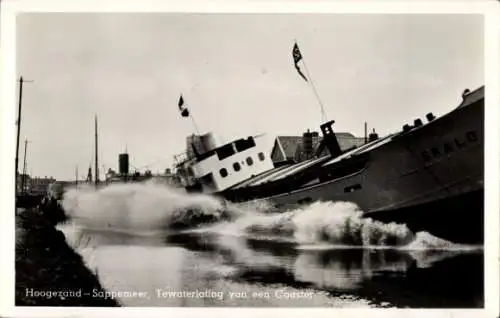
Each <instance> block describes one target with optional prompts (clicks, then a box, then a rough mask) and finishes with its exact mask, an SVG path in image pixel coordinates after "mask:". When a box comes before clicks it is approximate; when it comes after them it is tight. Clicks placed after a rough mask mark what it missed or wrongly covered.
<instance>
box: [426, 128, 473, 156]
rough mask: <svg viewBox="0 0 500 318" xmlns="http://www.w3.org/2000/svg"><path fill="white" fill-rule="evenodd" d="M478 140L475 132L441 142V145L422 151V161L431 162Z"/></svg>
mask: <svg viewBox="0 0 500 318" xmlns="http://www.w3.org/2000/svg"><path fill="white" fill-rule="evenodd" d="M478 139H479V138H478V137H477V134H476V132H475V131H468V132H466V133H465V134H464V136H463V137H455V138H453V140H449V141H446V142H443V143H442V144H441V145H436V146H434V147H431V148H428V149H426V150H424V151H422V158H423V159H424V161H431V160H433V159H437V158H440V157H442V156H446V155H448V154H450V153H452V152H454V151H456V150H458V149H462V148H465V147H467V146H468V145H469V144H471V143H475V142H477V141H478Z"/></svg>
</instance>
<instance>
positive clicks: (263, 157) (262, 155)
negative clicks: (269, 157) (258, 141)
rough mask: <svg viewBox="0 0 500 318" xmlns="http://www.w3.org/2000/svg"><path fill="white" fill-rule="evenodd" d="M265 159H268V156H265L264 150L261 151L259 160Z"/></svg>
mask: <svg viewBox="0 0 500 318" xmlns="http://www.w3.org/2000/svg"><path fill="white" fill-rule="evenodd" d="M264 159H266V157H265V156H264V154H263V153H262V152H259V160H260V161H264Z"/></svg>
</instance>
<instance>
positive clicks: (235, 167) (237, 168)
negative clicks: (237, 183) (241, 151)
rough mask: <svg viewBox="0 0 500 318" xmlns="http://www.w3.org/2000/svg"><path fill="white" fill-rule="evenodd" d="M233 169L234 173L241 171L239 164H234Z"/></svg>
mask: <svg viewBox="0 0 500 318" xmlns="http://www.w3.org/2000/svg"><path fill="white" fill-rule="evenodd" d="M233 169H234V171H240V170H241V166H240V164H239V163H238V162H235V163H233Z"/></svg>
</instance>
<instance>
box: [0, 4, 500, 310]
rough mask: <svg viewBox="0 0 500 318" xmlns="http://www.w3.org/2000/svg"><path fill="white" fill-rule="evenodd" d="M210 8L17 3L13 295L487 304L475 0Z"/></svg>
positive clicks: (262, 303)
mask: <svg viewBox="0 0 500 318" xmlns="http://www.w3.org/2000/svg"><path fill="white" fill-rule="evenodd" d="M210 8H211V9H209V10H199V11H197V10H190V11H189V10H186V11H182V10H173V11H158V12H155V11H147V12H144V11H142V12H141V11H123V10H121V11H116V12H112V11H109V10H106V11H99V10H96V11H83V10H82V11H68V12H64V11H63V12H61V11H57V10H54V11H53V12H43V11H42V12H36V11H33V12H29V11H25V12H17V13H16V14H15V17H14V18H13V19H15V32H14V35H15V43H14V44H13V45H14V47H13V48H12V49H13V51H14V52H15V53H14V54H13V55H14V56H15V60H14V61H12V63H14V64H13V65H12V66H11V67H12V69H13V70H14V71H13V72H11V73H9V75H8V76H7V77H8V79H7V81H8V82H9V85H7V86H4V89H5V90H6V91H7V88H8V89H9V94H11V95H12V98H11V99H9V103H8V104H7V103H6V104H3V105H2V108H4V109H5V112H4V111H2V113H3V114H2V116H3V115H5V116H3V117H4V118H2V125H4V124H5V125H6V126H7V127H2V129H3V131H4V132H5V131H8V132H9V133H10V135H9V136H4V137H2V138H3V139H5V140H6V141H5V144H6V145H7V147H10V148H9V149H10V150H9V152H8V153H6V154H9V155H8V156H7V155H6V156H3V158H2V160H3V161H5V162H4V163H2V175H3V176H5V179H9V180H6V181H5V180H4V181H3V183H2V184H8V183H6V182H10V184H11V189H10V190H8V191H7V190H2V192H4V193H6V196H8V197H9V198H10V199H9V200H11V202H12V205H7V204H6V205H5V206H4V207H3V208H2V211H3V213H4V214H8V215H9V220H10V221H9V223H8V224H2V225H3V226H5V227H7V226H9V227H14V228H13V229H11V231H10V233H11V234H12V238H11V242H12V244H11V246H7V247H8V248H11V249H12V250H13V251H12V252H13V260H12V263H13V265H12V266H11V267H12V270H13V272H12V273H11V274H10V277H11V279H12V281H13V284H14V285H13V286H12V289H11V290H10V291H9V292H10V293H11V294H13V301H14V303H13V304H12V305H13V306H14V307H23V308H32V309H35V308H36V309H37V310H44V309H47V308H52V307H84V308H87V307H99V308H101V309H102V310H106V308H112V307H122V308H123V307H125V308H130V307H153V308H157V309H161V308H177V307H182V308H193V307H195V308H205V307H209V308H217V307H224V308H262V307H264V308H310V309H312V308H327V309H342V308H351V309H352V308H354V309H391V308H397V309H417V308H418V309H422V308H423V309H477V310H480V309H484V308H485V307H486V300H487V298H488V296H487V295H486V293H487V292H486V290H487V287H488V286H487V285H488V277H491V278H494V277H498V276H488V275H489V274H488V273H487V268H491V266H488V265H487V262H488V260H489V259H492V257H486V253H487V251H486V250H487V246H488V244H489V240H491V238H492V237H493V238H495V236H496V237H498V224H496V225H494V224H492V223H491V222H488V221H489V220H490V221H493V222H495V221H496V222H497V223H498V214H499V211H498V203H495V204H497V205H493V208H492V207H491V206H489V205H488V203H491V202H493V201H494V200H495V202H498V197H488V199H487V200H485V194H486V192H488V191H489V190H488V189H489V188H488V187H489V185H487V182H485V180H486V179H488V178H490V177H491V176H496V182H497V183H498V167H496V168H494V169H493V170H489V169H490V167H488V165H487V163H488V162H496V164H497V165H498V146H495V147H496V148H490V149H491V150H490V151H489V150H488V147H489V146H488V145H489V144H491V143H498V131H495V132H493V133H488V130H487V129H486V130H485V127H486V126H488V125H490V124H489V123H486V121H487V118H488V114H494V113H488V112H489V110H488V109H489V108H490V107H492V108H498V104H496V105H495V104H493V103H492V101H493V102H495V103H498V99H494V98H492V99H489V97H486V98H485V96H489V95H488V94H490V93H489V90H490V89H494V92H497V91H498V87H492V85H495V84H496V85H498V82H494V81H490V80H489V79H488V78H490V77H488V72H489V71H490V70H489V69H488V67H487V62H488V61H492V60H495V61H496V60H497V59H498V57H496V58H495V59H492V58H490V57H489V55H488V52H487V49H488V47H490V46H491V45H490V46H488V45H487V42H488V41H489V38H488V37H487V34H490V33H491V32H488V30H487V27H488V25H490V24H488V23H487V21H486V20H487V16H486V14H485V12H484V11H485V10H482V11H481V10H471V12H453V11H451V12H444V11H439V12H435V13H430V12H427V13H425V12H424V13H413V12H380V10H377V11H376V12H375V11H374V12H373V13H370V12H367V11H366V10H365V11H363V12H360V13H356V12H346V13H339V12H320V11H317V12H307V11H304V12H300V11H297V12H275V11H273V10H269V12H263V11H260V10H258V12H252V11H248V12H246V11H245V10H239V11H237V12H226V11H224V10H217V7H216V6H211V7H210ZM459 8H460V7H459ZM494 8H496V7H494ZM460 10H462V11H463V10H464V9H463V8H461V9H460ZM499 37H500V35H499ZM497 42H498V39H497V40H496V42H495V43H497ZM2 76H3V75H2ZM4 78H5V76H4ZM485 100H486V103H485ZM2 103H3V102H2ZM4 106H5V107H4ZM7 109H8V110H7ZM485 111H486V113H485ZM496 114H497V115H498V112H497V113H496ZM496 120H497V121H496V123H498V119H496ZM485 123H486V124H485ZM496 127H498V126H496ZM497 130H498V129H497ZM490 138H492V139H490ZM7 140H8V141H7ZM2 143H4V142H2ZM2 147H3V146H2ZM494 149H497V150H496V152H495V151H494ZM488 152H490V153H491V152H494V154H492V155H493V156H495V157H494V158H493V159H491V158H490V159H485V157H486V154H487V153H488ZM10 154H12V155H10ZM485 162H486V164H485ZM488 180H490V179H488ZM493 186H495V185H493ZM497 186H498V185H496V186H495V187H496V188H492V191H493V192H494V194H493V196H498V188H497ZM485 187H486V188H487V189H486V190H487V191H485ZM7 194H8V195H7ZM495 207H496V208H495ZM493 214H494V216H491V215H493ZM2 223H5V222H2ZM488 223H490V225H488ZM487 228H488V229H487ZM492 230H493V231H497V232H496V234H492V233H491V232H488V231H492ZM487 232H488V233H489V234H488V233H487ZM492 244H493V243H492ZM495 244H498V242H497V243H495ZM497 249H498V248H497ZM495 253H498V251H496V252H495ZM494 255H496V254H493V259H495V258H496V257H495V256H494ZM496 262H497V264H496V266H497V267H498V258H496ZM9 266H10V265H9ZM493 266H495V264H493ZM11 267H9V268H11ZM496 271H498V268H497V269H496ZM495 275H498V274H495ZM490 281H491V280H490ZM489 286H491V284H490V285H489ZM495 286H496V285H495ZM496 288H498V286H497V287H496ZM497 293H498V291H497ZM490 301H491V299H490ZM32 312H33V313H36V311H32ZM68 312H69V311H68ZM332 314H334V312H332V313H330V314H329V315H330V316H331V315H332ZM485 317H486V316H485ZM488 317H489V316H488Z"/></svg>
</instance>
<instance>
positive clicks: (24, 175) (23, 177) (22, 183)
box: [21, 139, 28, 194]
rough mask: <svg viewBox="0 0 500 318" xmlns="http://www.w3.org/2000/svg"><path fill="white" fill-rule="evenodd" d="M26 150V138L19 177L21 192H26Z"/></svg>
mask: <svg viewBox="0 0 500 318" xmlns="http://www.w3.org/2000/svg"><path fill="white" fill-rule="evenodd" d="M27 150H28V139H25V140H24V165H23V175H22V178H21V193H22V194H24V193H25V192H26V152H27Z"/></svg>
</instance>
